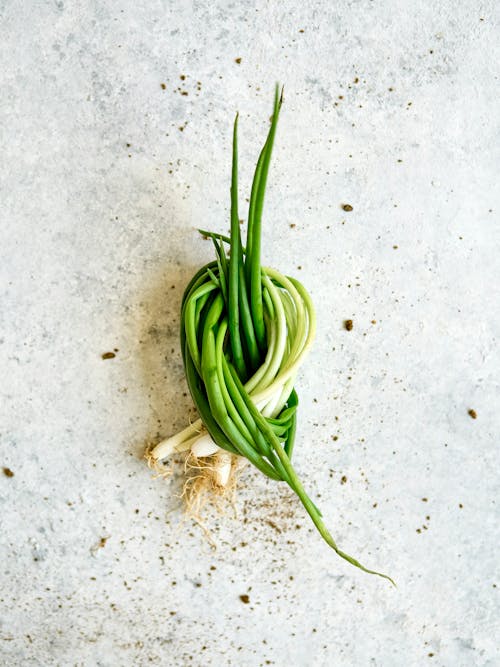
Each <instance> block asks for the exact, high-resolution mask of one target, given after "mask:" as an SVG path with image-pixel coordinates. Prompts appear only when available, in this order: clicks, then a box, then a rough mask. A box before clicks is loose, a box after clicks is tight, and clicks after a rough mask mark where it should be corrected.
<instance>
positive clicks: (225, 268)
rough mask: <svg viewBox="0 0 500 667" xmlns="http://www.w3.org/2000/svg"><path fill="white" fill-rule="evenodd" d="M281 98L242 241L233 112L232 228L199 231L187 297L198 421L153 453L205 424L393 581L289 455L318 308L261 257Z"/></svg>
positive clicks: (186, 334) (184, 440) (185, 317)
mask: <svg viewBox="0 0 500 667" xmlns="http://www.w3.org/2000/svg"><path fill="white" fill-rule="evenodd" d="M282 101H283V92H282V91H280V89H279V87H278V86H277V87H276V92H275V98H274V109H273V116H272V121H271V125H270V128H269V132H268V136H267V139H266V142H265V144H264V147H263V149H262V151H261V153H260V156H259V159H258V162H257V167H256V169H255V175H254V179H253V184H252V191H251V197H250V204H249V212H248V230H247V238H246V247H245V248H244V247H243V246H242V242H241V234H240V222H239V216H238V136H237V135H238V115H236V118H235V121H234V128H233V153H232V169H231V232H230V236H229V237H227V236H224V235H221V234H218V233H213V232H207V231H202V230H200V232H201V233H202V234H203V235H204V236H207V237H210V238H211V239H212V241H213V243H214V246H215V249H216V261H214V262H210V263H209V264H207V265H206V266H204V267H203V268H201V269H200V270H199V271H198V272H197V274H196V275H195V276H194V278H193V279H192V281H191V282H190V283H189V285H188V287H187V288H186V290H185V293H184V297H183V302H182V312H181V346H182V352H183V360H184V368H185V372H186V378H187V381H188V386H189V389H190V392H191V396H192V398H193V401H194V403H195V405H196V407H197V409H198V412H199V414H200V417H201V422H199V425H192V426H190V427H188V428H187V429H186V430H185V432H183V433H184V435H183V433H181V434H180V435H177V436H174V437H173V438H171V439H170V441H168V442H166V443H161V444H160V445H159V446H158V448H159V449H160V451H159V452H158V453H157V454H155V452H153V454H154V455H155V456H156V457H157V458H161V456H162V454H163V453H164V452H165V451H167V450H168V451H182V450H183V449H184V450H185V449H187V448H188V447H189V445H190V443H192V442H193V441H196V439H197V438H198V437H201V436H199V433H201V432H202V431H203V432H208V434H209V436H210V437H211V439H212V441H213V443H214V446H215V447H216V448H220V450H225V451H226V452H230V453H231V454H233V455H237V456H242V457H245V458H247V459H248V460H249V461H250V462H251V463H252V464H253V465H255V466H256V467H257V468H258V469H259V470H260V471H261V472H262V473H264V474H265V475H267V476H268V477H270V478H271V479H274V480H277V481H284V482H286V483H287V484H288V485H289V486H290V488H291V489H292V490H293V491H294V492H295V493H296V494H297V496H298V497H299V499H300V501H301V502H302V504H303V506H304V508H305V509H306V511H307V513H308V514H309V516H310V517H311V519H312V521H313V523H314V525H315V526H316V528H317V529H318V531H319V533H320V535H321V536H322V537H323V539H324V540H325V542H326V543H327V544H328V545H329V546H330V547H331V548H332V549H333V550H334V551H335V552H336V553H337V554H338V555H339V556H340V557H341V558H343V559H344V560H346V561H348V562H349V563H351V564H352V565H354V566H355V567H357V568H359V569H361V570H363V571H364V572H368V573H370V574H376V575H378V576H380V577H384V578H385V579H388V580H389V581H390V582H391V583H392V584H394V581H393V580H392V579H391V578H390V577H389V576H387V575H385V574H381V573H380V572H375V571H374V570H369V569H368V568H366V567H364V565H362V564H361V563H359V561H357V560H356V559H355V558H353V557H352V556H349V555H348V554H346V553H345V552H344V551H342V550H341V549H339V548H338V546H337V544H336V542H335V540H334V539H333V537H332V535H331V534H330V532H329V531H328V529H327V528H326V525H325V523H324V521H323V518H322V515H321V512H320V511H319V509H318V508H317V507H316V505H315V504H314V503H313V501H312V500H311V499H310V498H309V496H308V495H307V493H306V491H305V489H304V487H303V485H302V483H301V481H300V479H299V478H298V476H297V473H296V472H295V469H294V467H293V465H292V462H291V458H292V451H293V445H294V439H295V431H296V418H297V405H298V397H297V393H296V391H295V389H294V382H295V377H296V374H297V371H298V369H299V367H300V364H301V363H302V362H303V360H304V357H305V355H306V354H307V352H308V350H309V348H310V347H311V345H312V342H313V339H314V335H315V330H316V317H315V312H314V307H313V304H312V301H311V298H310V296H309V294H308V293H307V291H306V289H305V288H304V287H303V285H302V284H301V283H300V282H299V281H298V280H295V279H294V278H288V277H286V276H284V275H282V274H281V273H279V272H278V271H276V270H275V269H271V268H264V267H262V266H261V229H262V213H263V206H264V195H265V188H266V183H267V177H268V172H269V165H270V160H271V153H272V148H273V143H274V138H275V134H276V128H277V123H278V116H279V111H280V108H281V105H282ZM227 245H229V250H230V257H229V261H227V256H226V250H225V246H227ZM207 437H208V436H207ZM172 442H174V444H172ZM169 443H170V444H169ZM174 445H175V446H174ZM179 448H180V449H179Z"/></svg>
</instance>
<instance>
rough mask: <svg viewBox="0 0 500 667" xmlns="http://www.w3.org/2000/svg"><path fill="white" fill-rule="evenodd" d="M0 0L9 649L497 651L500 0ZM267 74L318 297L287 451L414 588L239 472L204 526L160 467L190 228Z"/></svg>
mask: <svg viewBox="0 0 500 667" xmlns="http://www.w3.org/2000/svg"><path fill="white" fill-rule="evenodd" d="M0 16H1V30H2V39H1V41H0V52H1V61H2V67H1V79H2V95H1V98H0V107H1V155H2V160H1V170H2V178H1V190H2V191H1V201H2V205H1V218H2V223H1V224H2V226H1V234H2V241H1V264H0V272H1V278H2V281H1V313H0V315H1V337H2V338H1V346H0V354H1V369H2V381H1V383H0V392H1V403H0V415H1V424H0V431H1V434H0V435H1V448H0V452H1V459H0V466H3V467H4V468H5V469H4V474H2V475H0V502H1V515H0V521H1V538H0V539H1V561H0V562H1V564H2V567H1V570H2V573H1V578H2V579H1V588H0V597H1V604H2V610H1V627H0V640H1V641H0V647H1V648H0V651H1V655H2V658H1V664H3V665H9V666H11V665H20V666H21V665H22V666H23V667H27V666H31V665H40V666H43V667H46V666H49V665H63V666H67V665H68V666H73V665H75V666H80V665H84V666H89V667H92V666H101V667H104V666H105V667H115V666H121V665H123V666H128V665H131V666H132V665H133V666H136V665H149V664H153V665H166V666H170V665H172V666H179V665H180V666H184V665H193V666H200V667H201V666H205V665H214V666H226V665H234V666H241V667H247V666H248V667H254V666H258V665H277V666H279V667H284V666H288V665H294V666H300V667H302V666H304V667H309V666H313V667H323V666H330V665H333V666H344V665H346V666H347V665H349V666H351V665H352V666H356V667H363V666H365V665H377V666H379V667H392V666H394V667H400V666H401V665H405V666H408V667H412V666H419V667H420V666H422V665H444V666H449V665H452V666H453V667H460V666H463V667H469V666H471V665H481V666H486V665H488V666H493V665H499V664H500V656H499V653H498V652H497V650H496V641H495V635H496V638H497V639H498V636H500V628H499V623H498V618H499V616H498V607H497V606H496V605H497V600H498V588H497V585H498V538H499V536H498V521H499V512H498V503H497V501H498V494H499V484H498V472H495V471H498V464H499V461H498V454H497V452H498V433H499V425H500V420H499V414H498V412H499V411H498V408H499V380H498V373H499V367H500V355H499V350H498V338H499V335H500V309H499V296H500V294H499V291H500V290H499V271H500V260H499V257H500V232H499V222H498V209H499V204H500V202H499V194H498V168H499V154H498V146H499V131H498V130H499V124H498V112H499V109H498V80H497V71H498V70H497V64H498V62H499V58H500V53H499V51H500V49H499V47H498V44H499V38H498V5H497V3H495V2H493V0H484V1H483V2H480V3H478V2H472V1H469V0H465V1H461V2H458V3H457V2H452V1H451V0H441V1H437V2H436V1H435V0H424V1H420V2H409V1H408V2H402V1H397V0H392V1H388V2H381V1H377V2H369V1H368V0H357V1H355V0H352V1H348V0H340V1H338V2H334V3H333V2H332V3H330V2H314V1H301V2H298V1H295V0H292V1H290V0H288V1H287V2H283V3H277V2H244V3H243V2H221V1H219V2H208V1H204V0H203V1H200V2H193V3H188V2H123V3H119V2H112V1H111V0H107V1H104V2H97V3H94V2H89V1H84V2H79V3H76V2H69V1H67V0H61V1H58V2H48V1H47V2H36V3H35V2H33V3H30V2H26V3H14V2H3V3H1V8H0ZM277 80H279V81H281V82H283V83H284V84H285V97H286V100H285V105H284V107H283V113H282V118H281V122H280V126H279V130H278V137H277V144H276V150H275V153H274V157H273V163H272V167H271V175H270V187H269V192H268V198H267V202H266V210H265V230H264V260H265V263H267V264H272V265H275V266H276V267H277V268H280V269H281V270H283V271H284V272H288V273H289V274H293V275H296V276H297V277H299V278H300V279H301V280H302V281H303V282H304V284H305V285H306V286H307V287H308V289H309V290H310V292H311V293H312V295H313V297H314V300H315V303H316V306H317V311H318V319H319V331H318V337H317V342H316V345H315V348H314V351H313V352H312V354H311V356H310V359H309V362H308V363H307V364H306V366H305V367H304V368H303V371H302V372H301V374H300V377H299V380H298V390H299V393H300V398H301V408H300V419H299V432H298V443H297V449H296V465H297V469H298V471H299V472H300V474H301V476H302V478H303V479H304V482H305V484H306V487H307V488H308V489H309V490H310V492H311V494H312V496H313V498H314V499H315V500H316V501H317V503H318V504H319V505H320V506H321V508H322V509H323V513H324V514H325V516H326V518H327V521H328V524H329V525H330V526H331V528H332V531H333V533H334V535H335V536H336V538H337V540H338V542H339V544H340V545H341V546H342V547H344V548H345V549H346V550H347V551H349V552H351V553H353V554H354V555H356V556H358V557H359V558H360V559H361V560H362V561H363V562H364V563H366V564H367V565H369V566H372V567H375V568H380V569H383V570H384V571H387V572H389V573H390V574H391V575H392V576H393V577H394V578H395V579H396V580H397V583H398V588H397V589H393V588H392V587H391V586H390V585H388V584H387V582H384V581H383V580H380V579H378V578H376V577H370V576H368V575H365V574H363V573H361V572H359V571H357V570H355V569H354V568H352V567H350V566H349V565H348V564H346V563H345V562H343V561H341V560H339V559H338V558H337V557H336V556H335V554H334V553H333V552H331V551H330V550H329V549H328V547H326V546H325V544H324V543H322V541H321V539H320V538H319V536H318V535H317V534H316V533H315V531H314V530H313V528H312V527H311V526H310V522H309V521H308V519H307V517H306V516H305V513H304V511H303V510H302V508H301V506H300V505H299V503H298V502H297V501H296V500H295V498H294V497H293V495H292V494H291V493H289V492H288V491H287V490H286V488H283V487H282V486H279V485H276V484H273V483H271V482H268V481H266V480H265V479H264V478H263V477H262V476H260V475H259V474H258V473H257V472H252V471H251V470H248V471H247V472H246V473H245V475H244V478H243V480H242V485H241V488H240V491H239V495H238V500H237V503H236V512H237V516H236V517H235V516H234V514H233V513H232V511H231V510H230V509H228V510H227V511H226V515H219V514H217V512H215V511H208V513H207V515H206V525H207V527H208V528H209V530H210V532H211V534H212V536H213V538H214V539H215V541H216V542H217V545H218V546H217V550H216V551H212V550H211V548H210V545H209V543H208V542H207V540H206V539H205V537H204V535H203V532H202V531H201V530H200V528H199V527H197V526H195V525H194V524H192V523H191V522H189V521H187V522H186V521H183V515H182V510H181V502H180V500H179V497H178V494H179V491H180V488H181V483H182V479H181V477H180V476H175V477H173V478H171V479H170V480H167V481H162V480H153V479H152V475H151V472H150V471H149V470H148V469H147V467H146V466H145V464H144V461H143V460H142V454H143V452H144V447H145V445H146V444H147V443H148V442H156V441H158V440H159V439H160V438H161V437H164V436H166V435H168V434H169V433H172V432H173V431H175V430H176V429H179V428H181V427H183V426H185V425H186V423H187V420H188V419H190V418H193V417H194V414H195V413H194V411H193V408H192V404H191V401H190V398H189V397H188V396H187V394H186V385H185V382H184V379H183V371H182V364H181V356H180V350H179V344H178V338H177V328H178V320H179V316H178V311H179V302H180V298H181V294H182V290H183V288H184V287H185V285H186V283H187V281H188V279H189V278H190V276H191V275H192V273H193V272H194V271H195V269H196V268H197V267H199V266H200V265H201V264H202V263H205V262H206V261H208V259H209V258H211V257H212V247H211V245H210V244H209V243H206V242H204V241H203V240H202V239H201V238H199V236H198V235H197V233H196V232H195V228H196V226H200V225H203V226H206V227H209V228H211V229H214V230H217V231H225V230H226V229H227V228H228V199H229V174H230V164H229V160H230V152H229V151H230V132H231V123H232V119H233V115H234V112H235V111H236V110H237V109H238V110H239V111H240V131H241V133H240V155H241V179H240V183H241V200H242V204H243V203H244V197H245V196H248V193H249V190H250V179H251V174H252V169H253V166H254V164H255V161H256V158H257V155H258V151H259V149H260V146H261V144H262V142H263V138H264V136H265V132H266V128H267V119H268V118H269V115H270V113H271V106H272V94H273V86H274V83H275V81H277ZM345 203H349V204H350V205H352V207H353V210H352V211H351V212H344V211H343V210H342V208H341V207H342V205H343V204H345ZM345 319H352V320H353V323H354V327H353V330H352V331H350V332H348V331H346V330H345V329H344V328H343V321H344V320H345ZM113 351H114V353H115V355H116V356H115V357H114V358H112V359H105V360H103V359H102V356H101V355H102V354H104V353H106V352H113ZM470 409H472V410H475V411H476V413H477V418H476V419H473V418H471V416H470V415H469V414H468V411H469V410H470ZM9 471H10V472H9ZM11 473H13V475H11ZM245 595H248V603H245V602H244V601H242V599H241V598H240V596H245ZM244 599H246V598H244Z"/></svg>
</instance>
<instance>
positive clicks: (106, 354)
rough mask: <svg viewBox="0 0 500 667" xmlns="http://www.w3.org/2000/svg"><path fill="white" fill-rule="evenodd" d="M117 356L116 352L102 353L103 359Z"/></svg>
mask: <svg viewBox="0 0 500 667" xmlns="http://www.w3.org/2000/svg"><path fill="white" fill-rule="evenodd" d="M115 357H116V353H115V352H104V353H103V354H101V359H114V358H115Z"/></svg>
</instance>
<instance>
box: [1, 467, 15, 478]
mask: <svg viewBox="0 0 500 667" xmlns="http://www.w3.org/2000/svg"><path fill="white" fill-rule="evenodd" d="M2 471H3V474H4V475H5V477H14V473H13V472H12V470H11V469H10V468H2Z"/></svg>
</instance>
